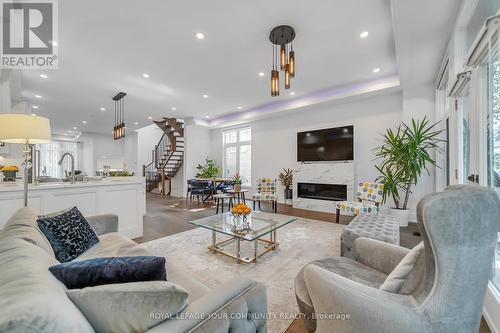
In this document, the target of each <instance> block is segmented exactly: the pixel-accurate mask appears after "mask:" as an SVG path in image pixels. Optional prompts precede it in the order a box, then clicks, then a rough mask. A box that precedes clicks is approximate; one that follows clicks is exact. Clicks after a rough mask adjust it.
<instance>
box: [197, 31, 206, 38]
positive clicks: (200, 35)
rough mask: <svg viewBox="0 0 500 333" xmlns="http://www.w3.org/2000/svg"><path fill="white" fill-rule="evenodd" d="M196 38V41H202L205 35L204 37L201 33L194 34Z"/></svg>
mask: <svg viewBox="0 0 500 333" xmlns="http://www.w3.org/2000/svg"><path fill="white" fill-rule="evenodd" d="M196 38H198V39H203V38H205V35H204V34H202V33H201V32H198V33H197V34H196Z"/></svg>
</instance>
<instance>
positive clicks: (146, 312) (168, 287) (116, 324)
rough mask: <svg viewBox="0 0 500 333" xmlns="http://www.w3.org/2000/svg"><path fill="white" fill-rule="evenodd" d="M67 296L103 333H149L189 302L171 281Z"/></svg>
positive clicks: (120, 285) (105, 287)
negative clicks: (148, 332) (148, 331)
mask: <svg viewBox="0 0 500 333" xmlns="http://www.w3.org/2000/svg"><path fill="white" fill-rule="evenodd" d="M66 294H67V295H68V296H69V298H70V299H71V300H72V301H73V303H74V304H75V305H76V306H77V307H78V309H80V311H81V312H82V313H83V314H84V315H85V317H86V318H87V320H88V321H89V322H90V324H91V325H92V327H94V329H95V330H96V332H100V333H135V332H144V331H147V330H148V329H149V328H151V327H153V326H155V325H157V324H159V323H161V322H162V321H164V320H167V319H169V318H170V317H173V316H175V315H176V314H177V313H179V312H180V311H181V310H182V309H184V308H185V307H186V305H187V303H188V302H187V299H188V292H187V291H186V290H185V289H183V288H181V287H180V286H177V285H176V284H174V283H171V282H168V281H148V282H131V283H117V284H107V285H102V286H95V287H87V288H83V289H69V290H67V291H66Z"/></svg>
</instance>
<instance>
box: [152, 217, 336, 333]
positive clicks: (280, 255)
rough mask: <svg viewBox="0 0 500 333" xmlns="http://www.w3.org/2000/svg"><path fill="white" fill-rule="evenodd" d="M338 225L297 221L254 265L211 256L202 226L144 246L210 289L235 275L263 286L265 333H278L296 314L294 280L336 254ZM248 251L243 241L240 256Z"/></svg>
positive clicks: (209, 235)
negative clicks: (266, 317)
mask: <svg viewBox="0 0 500 333" xmlns="http://www.w3.org/2000/svg"><path fill="white" fill-rule="evenodd" d="M343 227H344V226H343V225H339V224H335V223H329V222H321V221H316V220H309V219H302V218H299V219H298V220H297V221H295V222H292V223H290V224H288V225H286V226H284V227H282V228H281V229H279V230H278V236H277V238H278V242H279V248H278V250H276V251H271V252H269V253H267V254H266V255H264V256H263V257H261V258H260V260H259V262H258V263H257V264H237V263H236V262H235V261H233V260H231V259H230V258H227V257H226V256H223V255H220V254H213V253H211V252H210V251H209V250H208V249H207V246H208V245H209V244H210V242H211V239H212V233H211V231H209V230H206V229H202V228H197V229H193V230H189V231H185V232H182V233H179V234H175V235H172V236H168V237H163V238H160V239H156V240H153V241H151V242H147V243H144V245H145V246H146V247H147V249H148V250H149V251H150V252H151V253H153V254H154V255H158V256H165V257H166V258H167V260H168V261H170V262H172V263H173V264H175V266H176V267H178V268H180V269H183V270H184V273H186V274H189V275H190V276H192V277H193V278H195V279H197V280H198V281H200V282H202V283H203V284H205V285H206V286H208V287H210V288H215V287H217V286H220V285H223V284H224V283H226V282H228V281H230V280H231V279H234V278H237V277H239V276H244V277H246V278H250V279H254V280H256V281H260V282H262V283H264V284H265V285H266V286H267V299H268V311H269V313H270V314H271V316H270V319H269V320H268V332H270V333H281V332H284V331H285V330H286V328H287V327H288V326H289V325H290V323H291V322H292V321H293V318H294V315H295V314H296V313H297V312H298V307H297V302H296V301H295V293H294V286H293V281H294V279H295V276H296V275H297V273H298V272H299V270H300V269H301V268H302V267H303V266H304V265H306V264H307V263H309V262H311V261H312V260H316V259H320V258H324V257H328V256H337V255H339V253H340V235H341V233H342V230H343ZM218 240H219V239H218ZM252 250H253V247H251V244H249V243H248V242H243V243H242V252H243V255H245V252H247V253H248V255H250V253H251V251H252ZM271 317H272V318H271ZM274 318H275V319H274Z"/></svg>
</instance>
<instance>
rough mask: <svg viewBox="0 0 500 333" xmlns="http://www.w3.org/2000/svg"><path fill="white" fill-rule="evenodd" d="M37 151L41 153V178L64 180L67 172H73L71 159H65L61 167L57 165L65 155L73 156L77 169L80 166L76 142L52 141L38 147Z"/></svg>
mask: <svg viewBox="0 0 500 333" xmlns="http://www.w3.org/2000/svg"><path fill="white" fill-rule="evenodd" d="M36 149H37V150H38V151H39V152H40V153H39V154H40V166H39V172H40V173H39V176H50V177H55V178H64V177H65V176H66V175H65V171H68V172H69V171H71V159H69V158H65V159H64V161H63V164H62V165H61V166H59V164H57V163H58V162H59V160H60V159H61V156H62V155H63V154H65V153H71V154H73V156H74V157H75V168H76V166H77V165H78V143H76V142H63V141H52V142H50V143H45V144H40V145H36Z"/></svg>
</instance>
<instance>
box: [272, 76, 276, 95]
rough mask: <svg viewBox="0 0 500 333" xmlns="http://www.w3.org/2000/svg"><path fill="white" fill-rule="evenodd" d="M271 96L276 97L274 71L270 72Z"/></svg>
mask: <svg viewBox="0 0 500 333" xmlns="http://www.w3.org/2000/svg"><path fill="white" fill-rule="evenodd" d="M271 96H276V82H275V81H274V70H272V71H271Z"/></svg>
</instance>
